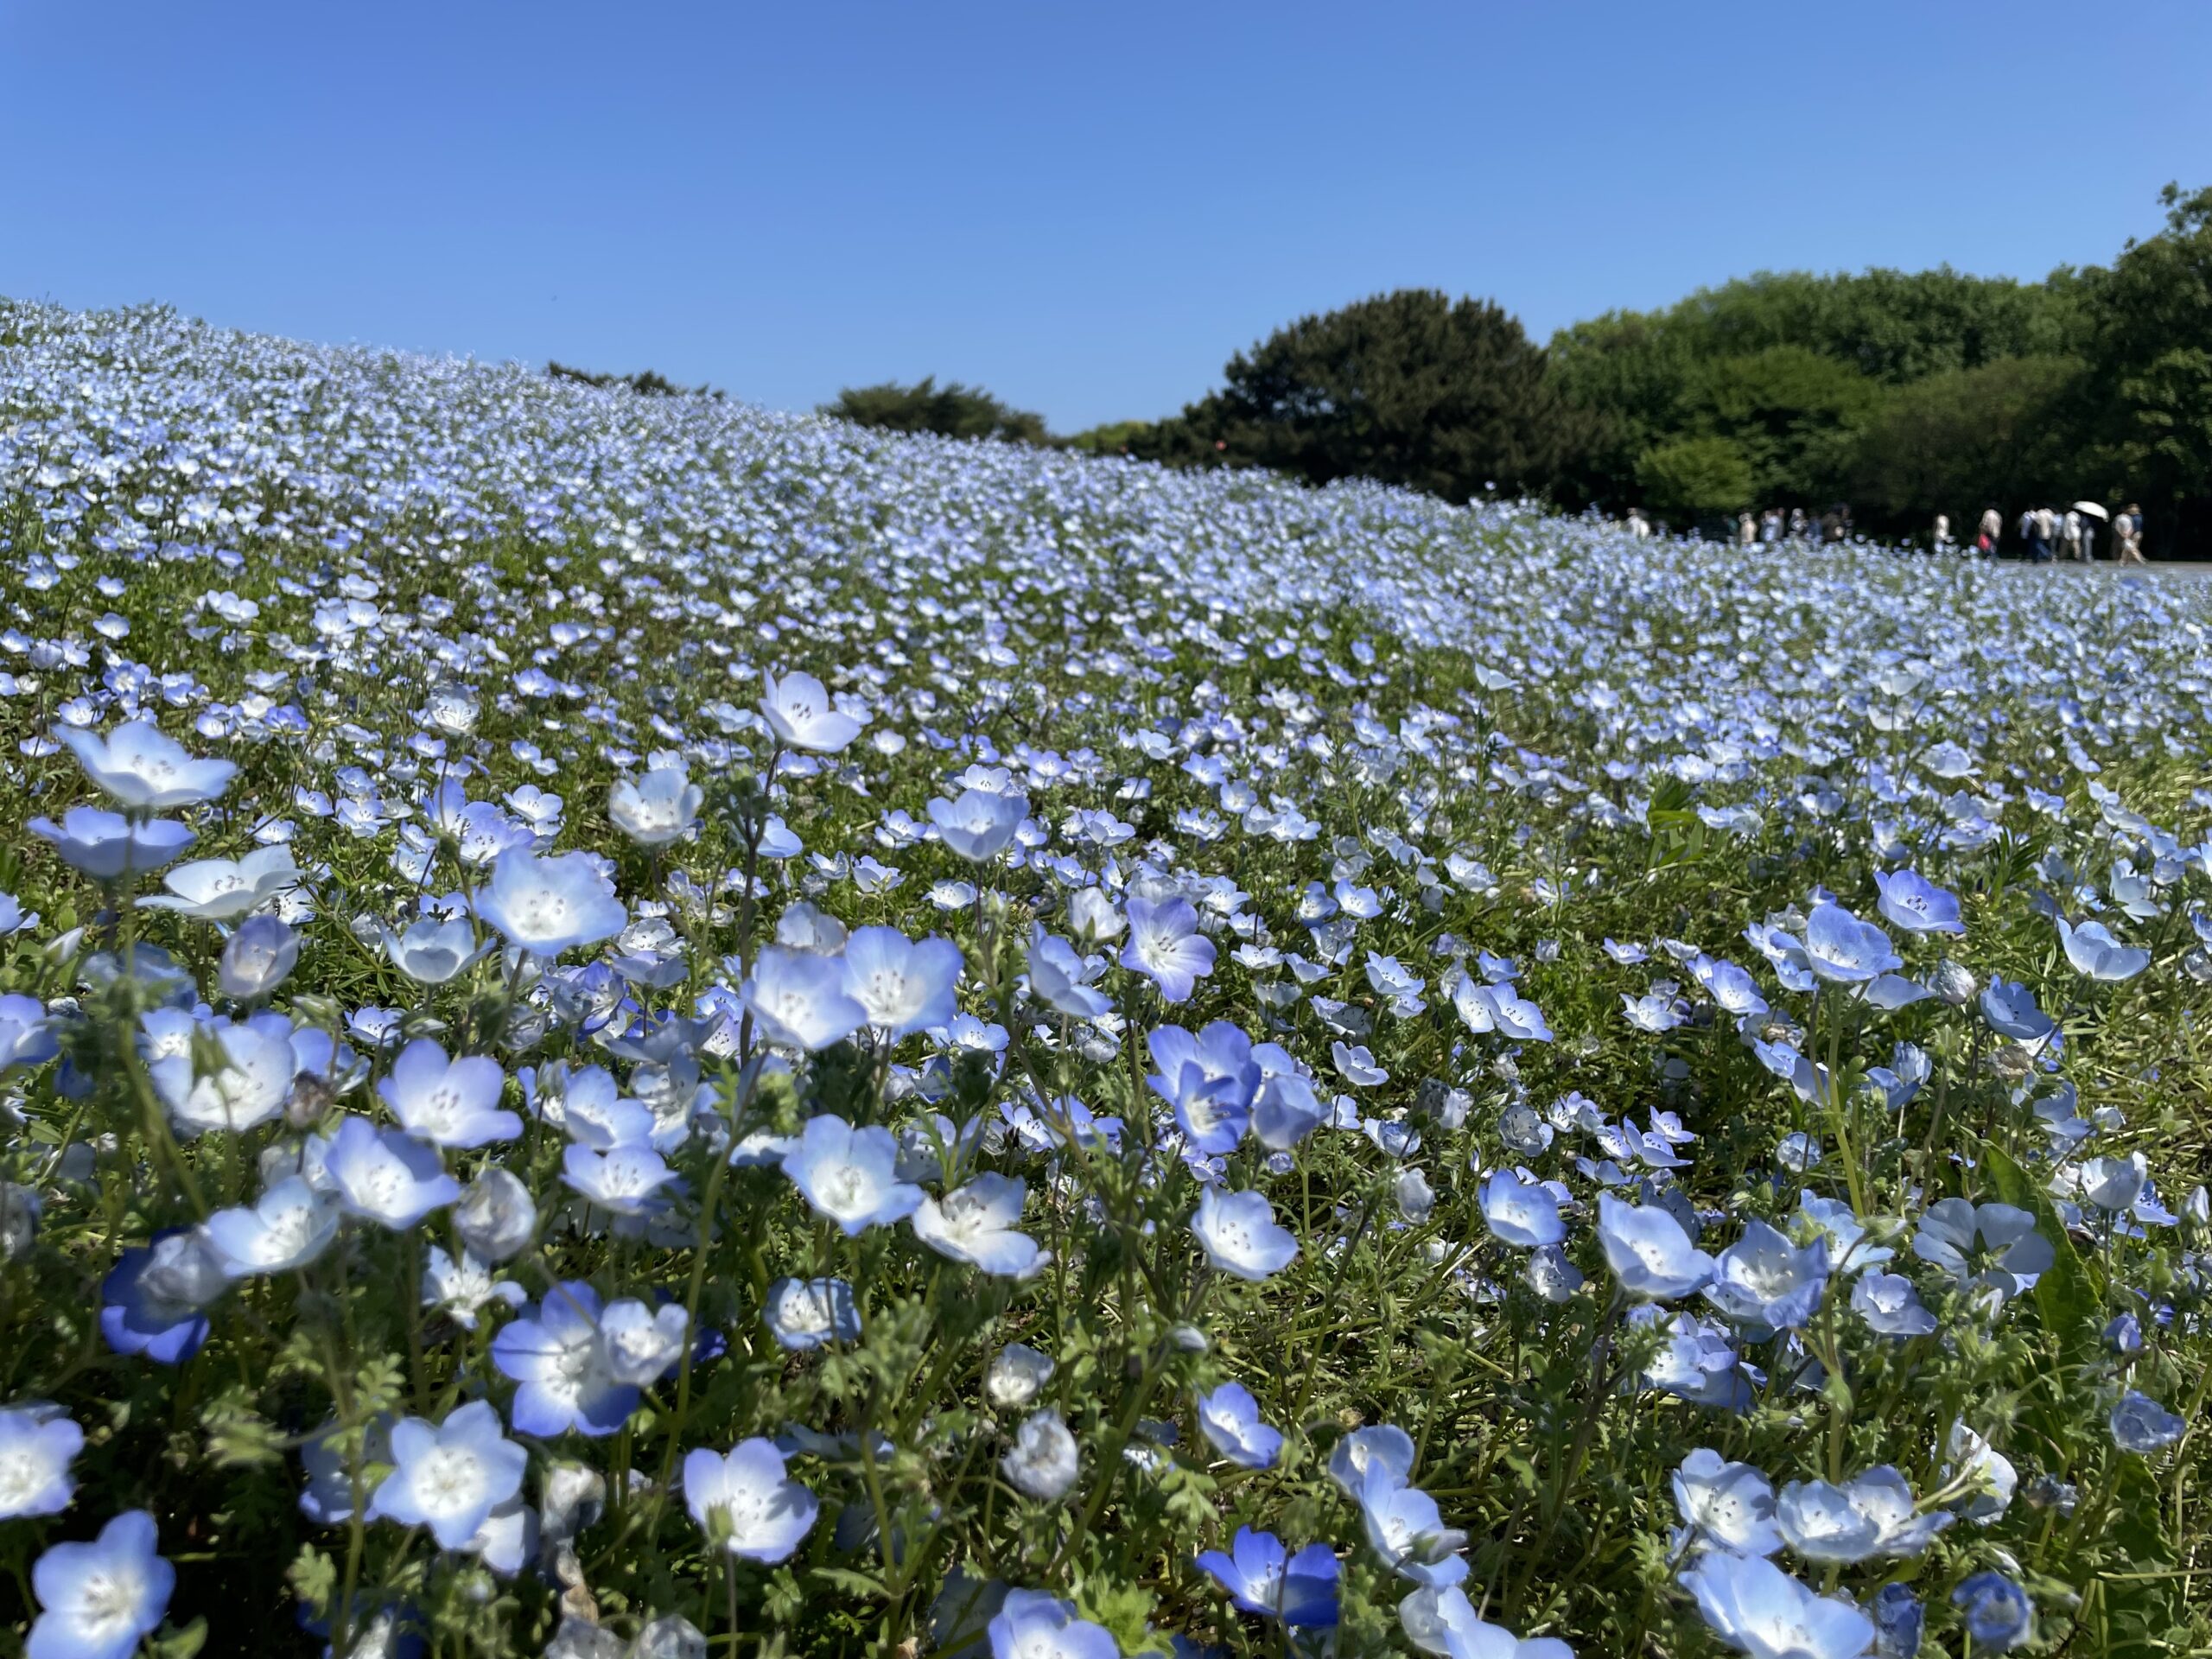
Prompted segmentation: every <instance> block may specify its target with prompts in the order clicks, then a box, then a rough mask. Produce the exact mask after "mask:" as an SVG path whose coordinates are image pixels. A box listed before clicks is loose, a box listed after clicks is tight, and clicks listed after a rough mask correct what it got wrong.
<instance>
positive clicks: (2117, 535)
mask: <svg viewBox="0 0 2212 1659" xmlns="http://www.w3.org/2000/svg"><path fill="white" fill-rule="evenodd" d="M2112 534H2113V558H2114V559H2115V560H2116V561H2118V563H2121V564H2141V563H2145V560H2144V557H2143V509H2142V508H2140V507H2139V506H2137V505H2135V504H2134V503H2133V501H2131V502H2129V503H2128V504H2127V511H2126V512H2123V513H2121V514H2120V517H2119V518H2115V519H2113V521H2112Z"/></svg>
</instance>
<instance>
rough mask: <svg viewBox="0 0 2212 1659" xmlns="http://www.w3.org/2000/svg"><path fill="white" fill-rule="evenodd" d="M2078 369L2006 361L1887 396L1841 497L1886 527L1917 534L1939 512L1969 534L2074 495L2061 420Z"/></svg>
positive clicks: (2061, 362)
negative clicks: (2035, 504)
mask: <svg viewBox="0 0 2212 1659" xmlns="http://www.w3.org/2000/svg"><path fill="white" fill-rule="evenodd" d="M2081 385H2082V359H2079V358H2075V357H2006V358H1999V359H1998V360H1997V361H1996V362H1994V363H1985V364H1983V365H1981V366H1980V367H1979V368H1973V369H1951V370H1948V371H1946V372H1943V373H1941V374H1932V375H1929V377H1928V378H1926V379H1924V380H1918V381H1915V382H1914V383H1913V384H1912V385H1907V386H1899V387H1897V388H1895V389H1894V390H1892V391H1890V392H1888V393H1887V394H1886V395H1885V397H1884V399H1883V401H1882V404H1881V406H1880V407H1879V408H1878V410H1876V411H1875V412H1874V413H1873V415H1872V416H1871V417H1870V418H1869V419H1868V421H1867V423H1866V426H1865V428H1864V429H1863V430H1862V431H1860V433H1859V435H1858V438H1857V441H1856V442H1855V444H1854V446H1853V453H1852V455H1851V458H1850V461H1849V464H1848V467H1847V473H1846V479H1845V486H1844V487H1845V491H1846V493H1847V494H1848V496H1849V497H1850V499H1851V500H1852V501H1853V503H1854V504H1856V505H1860V506H1861V507H1863V509H1864V511H1865V515H1866V518H1868V519H1869V520H1870V521H1871V522H1874V523H1877V524H1882V525H1883V526H1885V527H1888V528H1897V529H1904V528H1911V529H1919V528H1923V527H1924V526H1925V525H1926V524H1928V523H1929V521H1930V520H1931V519H1932V518H1933V516H1934V515H1935V514H1936V513H1938V512H1948V513H1949V514H1950V515H1951V522H1952V524H1955V525H1961V526H1964V525H1971V524H1973V523H1974V520H1976V519H1977V518H1980V516H1981V511H1982V509H1983V508H1984V507H1987V506H1997V507H1999V508H2001V509H2004V510H2005V518H2006V519H2007V522H2010V519H2011V517H2012V511H2011V510H2012V509H2013V508H2016V507H2019V506H2024V505H2028V504H2029V503H2030V502H2031V501H2034V500H2037V499H2044V500H2053V501H2055V500H2060V499H2064V498H2065V497H2068V496H2070V495H2072V494H2073V493H2075V490H2076V487H2077V480H2076V474H2077V472H2078V470H2079V468H2080V467H2081V464H2082V462H2081V458H2080V456H2079V455H2078V454H2076V448H2077V444H2076V441H2075V436H2074V434H2073V431H2072V426H2073V423H2072V421H2071V419H2070V418H2069V410H2070V408H2071V405H2072V404H2073V402H2074V400H2075V397H2076V395H2077V393H2078V391H2079V390H2080V388H2081Z"/></svg>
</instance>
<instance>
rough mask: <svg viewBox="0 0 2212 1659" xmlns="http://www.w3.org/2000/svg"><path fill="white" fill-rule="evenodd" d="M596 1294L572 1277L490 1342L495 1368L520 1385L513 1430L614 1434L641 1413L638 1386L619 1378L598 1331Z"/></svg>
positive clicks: (511, 1411) (549, 1434)
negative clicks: (532, 1310) (639, 1411)
mask: <svg viewBox="0 0 2212 1659" xmlns="http://www.w3.org/2000/svg"><path fill="white" fill-rule="evenodd" d="M599 1320H600V1300H599V1293H598V1292H597V1291H595V1290H594V1289H593V1288H592V1287H590V1286H589V1285H588V1284H586V1283H584V1282H583V1281H582V1280H569V1281H566V1282H564V1283H562V1284H560V1285H556V1287H554V1288H553V1289H551V1290H550V1291H548V1292H547V1293H546V1296H545V1300H544V1301H543V1302H542V1303H541V1304H539V1306H538V1308H537V1312H536V1313H534V1314H531V1315H529V1316H526V1317H524V1318H522V1319H516V1320H513V1321H512V1322H511V1323H510V1324H508V1325H504V1326H502V1327H501V1328H500V1331H499V1335H497V1336H496V1337H494V1338H492V1363H493V1364H494V1365H496V1366H498V1367H499V1370H500V1372H501V1373H502V1374H503V1375H505V1376H511V1377H512V1378H513V1379H514V1380H515V1382H516V1383H518V1384H520V1386H519V1387H518V1388H517V1389H515V1397H514V1403H513V1405H512V1407H511V1408H509V1414H510V1415H511V1416H512V1418H513V1419H514V1425H515V1427H516V1429H517V1430H518V1431H519V1432H520V1433H524V1434H535V1435H537V1436H540V1437H541V1438H545V1439H550V1438H551V1437H552V1436H554V1435H556V1434H562V1433H567V1432H568V1431H569V1429H572V1428H573V1429H575V1431H576V1432H577V1433H580V1434H583V1435H588V1436H598V1435H603V1434H612V1433H614V1431H615V1430H616V1429H618V1428H620V1427H622V1425H623V1424H624V1423H626V1422H627V1421H629V1418H630V1414H631V1413H632V1412H633V1411H635V1410H636V1409H637V1408H638V1397H639V1396H638V1389H637V1387H636V1385H635V1384H633V1383H625V1382H622V1381H620V1379H618V1378H617V1377H616V1376H615V1375H614V1371H613V1367H612V1366H611V1364H610V1363H609V1362H608V1355H607V1344H606V1342H605V1340H604V1338H602V1337H601V1333H600V1328H599Z"/></svg>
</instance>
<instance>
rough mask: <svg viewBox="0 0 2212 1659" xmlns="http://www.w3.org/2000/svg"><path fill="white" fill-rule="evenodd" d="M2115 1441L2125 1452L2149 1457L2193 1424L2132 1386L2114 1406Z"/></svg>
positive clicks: (2113, 1435) (2113, 1436)
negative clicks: (2184, 1420)
mask: <svg viewBox="0 0 2212 1659" xmlns="http://www.w3.org/2000/svg"><path fill="white" fill-rule="evenodd" d="M2111 1421H2112V1443H2113V1445H2114V1446H2118V1447H2119V1448H2120V1450H2121V1451H2123V1452H2135V1453H2137V1454H2138V1455H2139V1456H2148V1455H2149V1454H2150V1453H2151V1452H2163V1451H2164V1450H2165V1448H2166V1447H2168V1446H2171V1445H2173V1444H2174V1443H2175V1442H2176V1441H2177V1440H2180V1439H2181V1437H2182V1434H2183V1432H2184V1431H2185V1430H2186V1429H2187V1428H2188V1427H2189V1425H2188V1424H2186V1423H2184V1422H2183V1421H2182V1420H2181V1419H2180V1418H2178V1417H2177V1416H2175V1415H2174V1414H2173V1413H2171V1411H2168V1410H2167V1409H2166V1408H2164V1406H2162V1405H2160V1404H2159V1403H2158V1402H2157V1401H2155V1400H2153V1399H2152V1398H2151V1396H2150V1395H2146V1394H2140V1393H2138V1392H2137V1391H2136V1390H2135V1389H2129V1390H2128V1391H2127V1392H2126V1394H2125V1395H2121V1396H2120V1403H2119V1404H2118V1405H2116V1406H2114V1407H2113V1408H2112V1420H2111Z"/></svg>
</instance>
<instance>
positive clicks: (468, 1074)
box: [377, 1037, 522, 1148]
mask: <svg viewBox="0 0 2212 1659" xmlns="http://www.w3.org/2000/svg"><path fill="white" fill-rule="evenodd" d="M506 1082H507V1077H506V1073H505V1072H504V1071H501V1070H500V1069H499V1062H498V1061H497V1060H493V1059H487V1058H485V1057H484V1056H483V1055H481V1054H471V1055H466V1056H464V1057H462V1058H459V1059H454V1060H448V1059H447V1058H446V1052H445V1050H444V1049H442V1048H441V1047H440V1046H438V1044H437V1042H436V1041H435V1039H431V1038H429V1037H417V1038H416V1039H415V1040H414V1041H413V1042H411V1043H410V1044H408V1045H407V1046H406V1047H404V1048H403V1049H401V1050H400V1051H399V1058H397V1059H395V1060H394V1061H392V1063H391V1071H390V1072H389V1073H388V1074H387V1075H386V1076H385V1079H384V1081H383V1082H381V1083H379V1084H378V1085H377V1093H378V1095H380V1096H383V1099H384V1103H385V1105H387V1106H389V1107H391V1115H392V1116H394V1117H396V1118H397V1119H398V1120H399V1122H400V1127H401V1128H404V1129H405V1130H406V1131H407V1133H408V1134H410V1135H413V1136H415V1137H416V1139H417V1140H420V1141H429V1142H430V1143H431V1144H432V1145H433V1146H439V1147H458V1148H467V1147H481V1146H485V1145H486V1144H488V1143H489V1142H491V1141H512V1140H513V1139H514V1138H515V1137H516V1136H518V1135H520V1134H521V1133H522V1119H520V1118H519V1117H518V1116H515V1115H514V1114H513V1113H512V1112H509V1111H502V1110H500V1109H499V1096H500V1093H501V1091H502V1090H505V1087H506Z"/></svg>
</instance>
